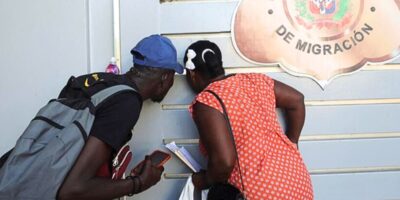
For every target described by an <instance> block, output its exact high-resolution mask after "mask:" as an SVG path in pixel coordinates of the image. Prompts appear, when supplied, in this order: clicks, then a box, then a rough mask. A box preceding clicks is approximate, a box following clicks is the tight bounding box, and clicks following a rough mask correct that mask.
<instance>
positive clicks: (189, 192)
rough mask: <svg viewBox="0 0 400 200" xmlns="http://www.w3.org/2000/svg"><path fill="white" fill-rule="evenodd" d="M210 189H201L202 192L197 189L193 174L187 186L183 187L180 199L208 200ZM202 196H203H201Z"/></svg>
mask: <svg viewBox="0 0 400 200" xmlns="http://www.w3.org/2000/svg"><path fill="white" fill-rule="evenodd" d="M207 194H208V190H203V191H201V194H199V192H198V191H197V190H195V189H194V185H193V182H192V176H190V177H189V178H188V179H187V181H186V184H185V186H184V187H183V190H182V193H181V196H180V197H179V200H200V199H201V200H206V199H207ZM200 196H201V197H200Z"/></svg>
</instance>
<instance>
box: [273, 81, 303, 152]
mask: <svg viewBox="0 0 400 200" xmlns="http://www.w3.org/2000/svg"><path fill="white" fill-rule="evenodd" d="M274 83H275V84H274V85H275V86H274V92H275V98H276V107H278V108H282V109H283V110H284V113H285V119H286V135H287V137H288V138H289V140H290V141H292V142H293V143H295V144H296V145H298V142H299V138H300V134H301V130H302V129H303V125H304V120H305V113H306V112H305V105H304V96H303V94H302V93H300V92H299V91H297V90H295V89H294V88H292V87H290V86H288V85H286V84H283V83H281V82H279V81H274Z"/></svg>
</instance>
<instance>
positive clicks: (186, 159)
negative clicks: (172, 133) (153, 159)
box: [165, 142, 201, 172]
mask: <svg viewBox="0 0 400 200" xmlns="http://www.w3.org/2000/svg"><path fill="white" fill-rule="evenodd" d="M165 146H166V147H167V148H168V149H169V150H170V151H172V152H173V153H174V154H175V155H176V156H177V157H178V158H179V159H181V160H182V162H183V163H185V164H186V165H187V166H188V167H189V168H190V169H191V170H192V171H193V172H199V171H200V169H201V166H200V164H199V163H198V162H197V161H196V160H195V159H194V158H193V156H192V155H191V154H190V153H189V152H188V151H187V150H186V149H185V148H184V147H181V148H179V147H178V146H177V145H176V144H175V142H171V143H169V144H166V145H165Z"/></svg>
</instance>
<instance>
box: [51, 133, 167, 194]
mask: <svg viewBox="0 0 400 200" xmlns="http://www.w3.org/2000/svg"><path fill="white" fill-rule="evenodd" d="M110 156H111V147H110V146H108V145H107V144H105V143H104V142H102V141H101V140H99V139H97V138H96V137H93V136H89V138H88V140H87V142H86V145H85V147H84V148H83V150H82V152H81V154H80V155H79V157H78V159H77V160H76V162H75V164H74V166H73V167H72V169H71V171H70V172H69V174H68V175H67V177H66V178H65V180H64V183H63V184H62V186H61V187H60V190H59V192H58V195H57V196H58V199H61V200H64V199H74V200H78V199H96V200H97V199H113V198H117V197H121V196H124V195H127V194H130V193H132V192H136V193H139V192H141V191H144V190H146V189H148V188H149V187H151V186H153V185H154V184H156V183H157V182H158V181H159V180H160V177H161V173H162V171H163V169H159V168H156V167H154V166H152V165H151V162H150V160H146V164H145V166H144V167H143V169H142V172H141V173H140V175H139V177H140V179H141V182H142V183H141V184H140V185H141V189H140V190H139V189H138V188H139V187H138V185H139V181H133V180H129V179H128V180H111V179H108V178H100V177H95V175H96V172H97V171H98V169H99V168H100V166H101V165H102V164H103V163H106V162H108V161H109V160H110ZM135 188H137V190H136V191H134V190H135Z"/></svg>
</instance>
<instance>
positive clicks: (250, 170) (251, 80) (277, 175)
mask: <svg viewBox="0 0 400 200" xmlns="http://www.w3.org/2000/svg"><path fill="white" fill-rule="evenodd" d="M206 90H212V91H214V92H215V93H216V94H218V96H219V97H220V98H221V99H222V101H223V102H224V104H225V106H226V109H227V110H228V114H229V118H230V121H231V125H232V129H233V134H234V138H235V141H236V145H237V150H238V155H239V159H240V165H241V169H242V173H243V181H244V185H245V193H246V196H247V198H248V199H249V200H270V199H278V200H282V199H287V200H297V199H299V200H300V199H301V200H304V199H307V200H308V199H313V188H312V185H311V179H310V175H309V173H308V171H307V168H306V166H305V164H304V162H303V159H302V157H301V155H300V152H299V151H298V150H297V148H296V146H295V145H294V144H293V143H292V142H291V141H290V140H289V139H288V138H287V137H286V135H285V134H284V133H283V131H282V128H281V126H280V125H279V122H278V118H277V114H276V110H275V107H276V106H275V93H274V81H273V80H272V79H271V78H269V77H267V76H265V75H263V74H237V75H235V76H231V77H228V78H226V79H223V80H220V81H216V82H214V83H211V84H210V85H209V86H208V87H207V88H206ZM196 102H201V103H203V104H205V105H208V106H210V107H212V108H215V109H217V110H219V111H220V112H221V113H222V112H223V111H222V107H221V106H220V104H219V102H218V100H217V99H216V98H215V97H214V96H213V95H212V94H210V93H208V92H204V91H203V92H201V93H200V94H198V95H197V97H196V98H195V100H194V101H193V102H192V105H191V106H190V108H189V111H190V112H191V113H192V107H193V105H194V104H195V103H196ZM200 149H201V151H202V152H203V153H204V154H206V152H205V149H204V147H203V145H202V144H201V141H200ZM228 182H229V183H230V184H232V185H234V186H236V187H237V188H239V189H240V190H241V189H242V187H241V182H240V176H239V171H238V167H237V164H236V166H235V168H234V170H233V172H232V174H231V176H230V178H229V180H228Z"/></svg>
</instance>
